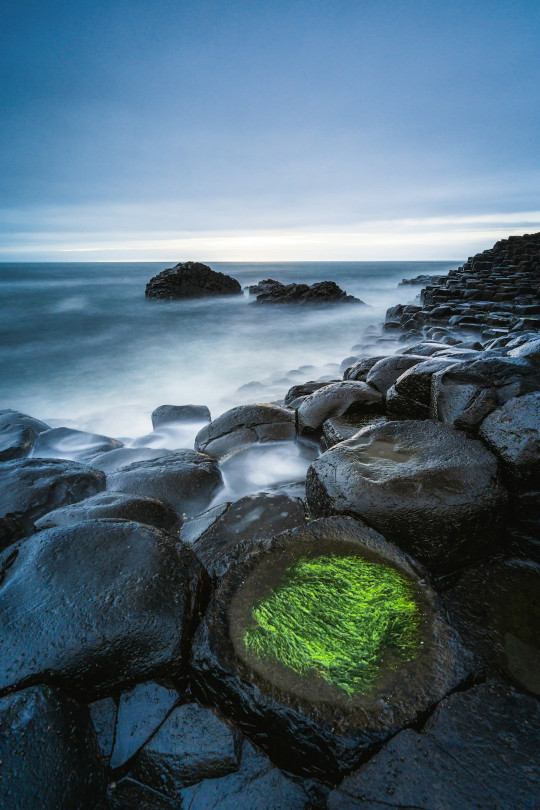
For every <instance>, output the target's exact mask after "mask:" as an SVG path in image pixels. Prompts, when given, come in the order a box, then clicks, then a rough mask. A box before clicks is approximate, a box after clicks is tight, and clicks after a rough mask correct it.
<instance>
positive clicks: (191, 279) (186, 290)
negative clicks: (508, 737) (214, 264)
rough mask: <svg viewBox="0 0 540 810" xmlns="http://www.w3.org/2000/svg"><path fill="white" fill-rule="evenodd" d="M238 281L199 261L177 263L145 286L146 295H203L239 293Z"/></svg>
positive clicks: (163, 296)
mask: <svg viewBox="0 0 540 810" xmlns="http://www.w3.org/2000/svg"><path fill="white" fill-rule="evenodd" d="M241 294H242V288H241V286H240V284H239V282H238V281H237V280H236V279H235V278H231V276H226V275H225V274H224V273H217V272H216V271H215V270H212V269H211V268H210V267H208V265H207V264H201V262H180V264H175V265H174V267H169V268H168V269H167V270H163V271H162V272H161V273H158V274H157V276H153V278H151V279H150V281H149V282H148V284H147V285H146V291H145V295H146V297H147V298H165V299H172V298H206V297H208V296H216V295H241Z"/></svg>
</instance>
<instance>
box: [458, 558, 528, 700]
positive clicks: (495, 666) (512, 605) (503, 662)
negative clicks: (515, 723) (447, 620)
mask: <svg viewBox="0 0 540 810" xmlns="http://www.w3.org/2000/svg"><path fill="white" fill-rule="evenodd" d="M444 601H445V604H446V607H447V609H448V611H449V614H450V617H451V620H452V624H454V625H455V626H456V627H457V628H458V629H459V632H460V633H461V635H462V638H463V641H464V642H465V644H466V645H467V646H468V647H469V648H470V649H471V650H473V651H474V653H475V654H476V656H477V657H478V658H479V660H480V661H481V662H482V663H483V665H484V666H485V667H487V668H488V670H490V671H491V672H502V673H503V674H504V675H506V676H507V677H509V678H511V679H512V680H513V681H514V682H515V683H517V684H518V685H519V686H520V687H521V688H525V689H528V690H529V691H530V692H534V693H535V694H537V695H538V694H540V635H539V632H538V629H539V628H540V564H538V563H535V562H532V561H529V560H518V559H510V560H498V561H496V562H494V563H492V564H490V565H488V564H482V565H478V566H476V567H474V568H470V569H468V570H467V571H465V572H464V573H463V575H462V576H461V577H460V579H459V581H458V582H457V584H456V585H455V586H454V587H452V588H451V589H450V590H448V591H447V592H446V593H445V594H444Z"/></svg>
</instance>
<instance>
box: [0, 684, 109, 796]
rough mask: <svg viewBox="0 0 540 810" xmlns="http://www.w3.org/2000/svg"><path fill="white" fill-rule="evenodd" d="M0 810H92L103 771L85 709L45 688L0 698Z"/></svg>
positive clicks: (102, 784) (100, 793) (101, 791)
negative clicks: (37, 809)
mask: <svg viewBox="0 0 540 810" xmlns="http://www.w3.org/2000/svg"><path fill="white" fill-rule="evenodd" d="M0 762H1V763H2V767H1V768H0V807H2V808H5V810H8V808H9V810H34V808H40V810H95V808H96V807H100V806H101V801H102V798H103V797H104V794H105V769H104V767H103V765H102V763H101V760H100V756H99V749H98V745H97V741H96V737H95V733H94V729H93V727H92V723H91V720H90V714H89V712H88V708H87V707H86V706H82V705H80V704H79V703H77V702H76V701H75V700H72V698H70V697H67V696H66V695H65V694H63V693H62V692H60V690H58V689H51V688H50V687H49V686H34V687H32V688H31V689H24V690H23V691H21V692H16V693H15V694H13V695H8V696H7V697H3V698H1V699H0Z"/></svg>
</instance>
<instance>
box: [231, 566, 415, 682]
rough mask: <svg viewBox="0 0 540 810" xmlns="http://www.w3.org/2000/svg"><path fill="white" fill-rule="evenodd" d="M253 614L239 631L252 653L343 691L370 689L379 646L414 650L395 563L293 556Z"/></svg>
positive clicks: (410, 590) (409, 595)
mask: <svg viewBox="0 0 540 810" xmlns="http://www.w3.org/2000/svg"><path fill="white" fill-rule="evenodd" d="M252 618H253V620H254V623H255V626H253V627H250V628H249V629H248V630H247V631H246V633H245V637H244V641H245V644H246V647H247V649H248V651H250V653H251V654H253V655H254V656H255V657H257V658H259V659H267V660H273V661H278V662H279V663H280V664H282V665H283V666H285V667H289V668H290V669H292V670H293V671H294V672H296V673H298V674H300V675H316V676H319V677H321V678H323V679H324V680H325V681H326V682H327V683H329V684H331V685H332V686H335V687H337V688H338V689H340V690H343V691H344V692H346V693H347V694H348V695H350V696H352V695H355V694H358V693H360V692H368V691H369V690H370V688H371V687H372V686H373V684H374V682H375V680H376V679H377V677H378V674H379V672H380V669H381V666H382V665H383V663H384V662H383V658H384V657H385V653H386V652H388V651H390V652H391V653H392V656H391V657H392V659H397V660H398V661H400V660H401V661H408V660H411V659H413V658H414V657H415V655H416V653H417V651H418V645H419V637H418V626H419V623H420V620H421V614H420V610H419V607H418V605H417V603H416V600H415V598H414V586H413V585H412V583H411V582H410V581H409V580H408V579H407V578H406V577H405V576H403V575H402V574H400V573H399V572H398V571H396V570H395V569H394V568H391V567H390V566H388V565H384V564H381V563H376V562H372V561H369V560H365V559H363V558H361V557H356V556H338V555H327V556H321V557H314V558H310V559H308V558H303V559H300V560H298V561H296V562H295V563H294V564H293V565H291V566H289V567H288V568H287V570H286V571H285V572H284V574H283V576H282V578H281V580H280V582H279V583H278V585H277V587H276V588H275V589H274V590H273V592H272V593H271V594H269V595H268V596H267V597H266V598H265V599H263V600H262V601H260V602H258V603H257V604H256V605H254V607H253V610H252ZM394 666H395V664H394Z"/></svg>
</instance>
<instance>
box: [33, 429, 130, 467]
mask: <svg viewBox="0 0 540 810" xmlns="http://www.w3.org/2000/svg"><path fill="white" fill-rule="evenodd" d="M123 446H124V445H123V444H122V442H119V441H117V440H116V439H110V438H109V437H108V436H100V435H98V434H96V433H86V432H85V431H83V430H72V429H71V428H66V427H60V428H51V429H50V430H45V431H43V433H40V434H39V436H38V437H37V438H36V440H35V442H34V446H33V448H32V457H33V458H65V459H70V460H71V461H81V462H83V463H88V462H89V461H90V459H92V458H94V456H97V455H99V454H100V453H106V452H107V451H108V450H118V449H119V448H120V447H123Z"/></svg>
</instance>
